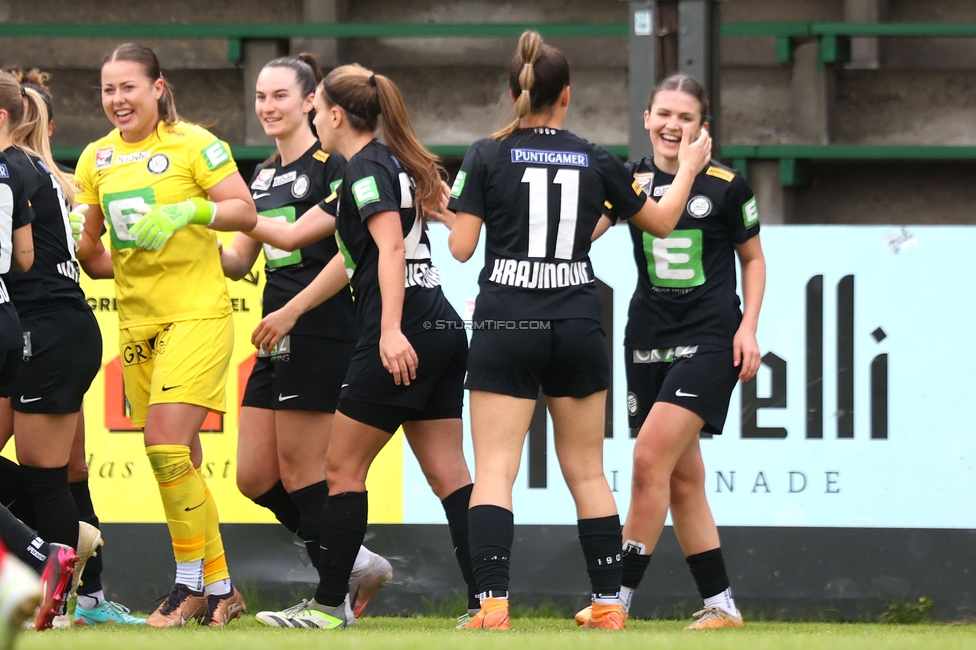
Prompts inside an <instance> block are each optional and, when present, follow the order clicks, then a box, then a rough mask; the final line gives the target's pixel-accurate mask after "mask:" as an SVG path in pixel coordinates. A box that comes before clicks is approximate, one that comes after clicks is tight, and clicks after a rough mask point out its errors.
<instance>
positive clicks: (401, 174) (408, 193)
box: [338, 140, 457, 343]
mask: <svg viewBox="0 0 976 650" xmlns="http://www.w3.org/2000/svg"><path fill="white" fill-rule="evenodd" d="M386 211H392V212H397V213H398V214H399V215H400V225H401V226H402V228H403V244H404V247H405V253H406V272H405V277H404V281H403V286H404V296H403V315H402V316H401V321H400V330H401V331H402V332H403V333H404V334H417V333H420V332H425V331H427V330H429V329H430V328H431V326H432V325H433V324H434V322H435V321H437V320H440V319H450V320H456V319H457V314H456V313H455V312H454V309H453V308H452V307H451V306H450V303H448V302H447V299H446V298H445V297H444V294H443V292H442V291H441V278H440V275H439V274H438V272H437V269H436V268H435V267H434V265H433V263H432V262H431V259H430V240H429V239H428V238H427V232H426V229H425V227H424V222H423V220H422V219H421V216H420V213H419V212H418V210H417V208H416V207H415V206H414V181H413V179H412V178H411V177H410V175H409V173H408V172H407V170H406V169H405V168H404V167H403V165H401V164H400V162H399V161H398V160H397V159H396V158H395V157H394V156H393V154H391V153H390V150H389V149H387V148H386V146H385V145H383V144H380V143H379V142H377V141H376V140H373V141H372V142H370V143H369V144H368V145H366V146H365V147H363V149H362V150H361V151H360V152H359V153H357V154H356V155H355V156H353V157H352V160H350V161H349V163H348V164H347V165H346V174H345V177H344V178H343V181H342V186H341V188H340V191H339V219H338V225H339V228H338V230H339V232H338V235H339V240H340V246H341V247H342V249H343V255H344V257H345V260H346V268H347V269H349V270H351V271H352V280H351V282H352V290H353V297H354V298H355V301H356V313H357V315H358V316H359V326H360V328H361V330H362V339H361V341H362V342H363V343H375V342H377V341H379V338H380V320H381V317H382V298H381V296H380V288H379V276H378V267H377V263H378V260H379V248H377V246H376V242H375V241H373V237H372V235H371V234H370V232H369V228H367V227H366V219H368V218H369V217H371V216H372V215H374V214H376V213H378V212H386ZM424 323H427V326H426V327H425V326H424Z"/></svg>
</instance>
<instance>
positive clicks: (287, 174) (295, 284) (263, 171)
mask: <svg viewBox="0 0 976 650" xmlns="http://www.w3.org/2000/svg"><path fill="white" fill-rule="evenodd" d="M345 166H346V161H345V159H343V157H342V156H341V155H338V154H329V153H326V152H324V151H322V148H321V147H320V146H319V143H318V142H316V143H315V145H314V146H312V147H310V148H309V150H308V151H306V152H305V153H304V154H302V156H301V157H300V158H299V159H298V160H295V161H294V162H292V163H290V164H288V165H282V164H281V159H280V158H277V157H275V159H274V160H272V161H269V162H266V163H264V164H262V165H260V166H258V168H257V169H255V170H254V176H253V178H252V179H251V198H252V199H254V205H255V206H257V209H258V214H259V215H261V217H263V218H267V219H277V220H281V221H285V222H288V223H294V222H295V220H296V219H299V218H301V216H302V215H303V214H305V212H306V211H308V210H309V208H312V207H313V206H315V205H321V207H322V208H323V209H324V210H325V211H326V212H328V213H329V214H332V215H335V207H336V203H337V201H336V198H337V196H338V195H337V194H336V191H337V190H338V188H339V185H340V184H341V183H342V174H343V171H344V170H345ZM263 248H264V258H265V271H266V273H267V283H266V284H265V286H264V300H263V307H262V315H264V316H267V315H268V314H269V313H271V312H273V311H277V310H278V309H281V308H282V307H284V306H285V304H286V303H287V302H288V301H289V300H291V299H292V298H294V297H295V296H296V295H297V294H298V293H299V292H300V291H302V289H304V288H305V287H307V286H308V285H309V284H310V283H311V282H312V280H314V279H315V277H316V276H317V275H318V274H319V272H320V271H321V270H322V269H323V268H325V265H326V264H328V263H329V262H330V261H331V260H332V258H333V257H335V256H336V254H338V252H339V248H338V246H336V242H335V238H334V237H326V238H325V239H322V240H319V241H317V242H315V243H312V244H309V245H308V246H306V247H304V248H301V249H299V250H296V251H290V252H289V251H284V250H281V249H279V248H275V247H274V246H271V245H270V244H264V246H263ZM291 333H292V334H298V335H304V336H319V337H323V338H329V339H333V340H335V341H355V340H356V339H357V338H358V335H359V333H358V327H357V326H356V316H355V312H354V311H353V304H352V295H351V294H350V292H349V289H348V287H343V288H342V290H341V291H340V292H339V293H337V294H336V295H335V296H333V297H332V298H329V299H328V300H326V301H325V302H323V303H322V304H321V305H319V306H318V307H315V308H314V309H311V310H309V311H308V312H307V313H305V314H303V315H302V316H301V318H299V319H298V322H296V323H295V327H293V328H292V330H291Z"/></svg>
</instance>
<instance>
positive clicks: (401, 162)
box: [266, 65, 474, 629]
mask: <svg viewBox="0 0 976 650" xmlns="http://www.w3.org/2000/svg"><path fill="white" fill-rule="evenodd" d="M314 107H315V110H316V116H315V128H316V130H317V132H318V136H319V139H320V140H321V142H322V147H323V148H324V149H327V150H335V151H339V152H341V154H342V155H343V156H345V157H346V159H347V160H348V163H347V165H346V171H345V174H344V178H343V181H342V185H341V186H340V190H339V207H338V217H337V222H338V233H337V235H338V240H339V245H340V248H341V250H342V256H343V260H344V262H345V265H346V267H347V269H348V271H349V272H351V274H352V275H351V278H350V280H351V283H352V288H353V296H354V298H355V303H356V313H357V317H358V320H359V326H360V338H359V341H358V343H357V344H356V351H355V353H354V354H353V357H352V361H351V363H350V365H349V370H348V371H347V373H346V377H345V379H344V381H343V386H342V390H341V392H340V394H339V403H338V407H337V409H336V415H335V421H334V424H333V428H332V439H331V441H330V442H329V450H328V452H327V454H326V478H327V479H328V485H329V497H328V499H327V500H326V505H325V517H324V519H323V522H322V550H321V554H320V556H319V573H320V576H321V580H320V582H319V586H318V588H317V589H316V591H315V598H314V599H313V600H312V601H310V602H308V601H303V603H302V605H301V606H299V607H296V608H292V609H291V610H285V611H283V612H268V613H267V614H266V619H270V620H274V621H275V624H277V625H280V626H282V627H286V626H287V627H317V628H323V629H332V628H338V627H346V626H349V625H353V624H355V618H354V617H353V612H352V610H351V608H350V601H349V595H348V593H347V582H348V580H349V577H350V573H351V571H352V568H353V563H354V560H355V558H356V555H357V552H358V549H359V547H360V545H361V544H362V541H363V537H364V535H365V533H366V522H367V496H366V474H367V472H368V470H369V466H370V464H371V463H372V462H373V459H374V458H375V457H376V455H377V454H378V453H379V452H380V450H381V449H382V448H383V446H384V445H386V443H387V442H388V441H389V440H390V436H391V435H392V434H393V433H394V432H396V430H397V429H398V428H399V427H400V426H401V425H402V426H403V431H404V435H405V436H406V437H407V441H408V442H409V443H410V446H411V448H412V449H413V452H414V454H415V455H416V457H417V460H418V461H419V462H420V466H421V469H422V470H423V471H424V474H425V476H426V477H427V481H428V483H429V484H430V486H431V489H432V490H433V491H434V493H435V494H436V495H437V496H438V498H440V499H441V502H442V504H443V506H444V510H445V513H446V514H447V518H448V523H449V525H450V529H451V539H452V541H453V542H454V547H455V549H456V551H455V552H456V554H457V559H458V564H459V565H460V568H461V573H462V575H463V576H464V578H465V581H466V582H467V583H468V587H469V598H473V596H474V591H473V581H472V580H471V577H470V565H469V561H468V554H467V548H468V546H467V519H466V512H467V507H468V497H469V496H470V493H471V476H470V474H469V472H468V467H467V464H466V463H465V460H464V454H463V452H462V447H461V439H462V429H461V408H462V405H463V397H464V389H463V381H464V369H465V362H466V359H467V351H468V349H467V338H466V337H465V335H464V331H463V329H462V325H461V321H460V319H459V318H458V315H457V313H456V312H455V311H454V309H453V308H452V307H451V305H450V304H449V303H448V302H447V299H446V298H445V297H444V294H443V292H442V291H441V288H440V277H439V276H438V273H437V269H436V268H434V266H433V265H432V264H431V259H430V242H429V241H428V238H427V233H426V232H425V221H424V216H423V213H424V210H425V209H431V208H433V209H437V208H438V206H439V203H440V200H441V198H442V194H441V184H442V181H441V174H442V173H443V170H442V169H441V168H440V166H439V165H438V163H437V160H436V158H434V157H433V156H431V155H430V154H429V153H428V152H427V151H426V150H425V149H424V148H423V147H422V146H421V145H420V143H419V142H418V141H417V138H416V135H415V134H414V132H413V128H412V126H411V125H410V118H409V116H408V115H407V111H406V107H405V106H404V104H403V98H402V96H401V95H400V91H399V89H398V88H397V87H396V85H395V84H394V83H393V82H392V81H391V80H390V79H388V78H387V77H384V76H382V75H374V74H372V73H371V72H370V71H369V70H366V69H365V68H362V67H360V66H358V65H346V66H341V67H339V68H336V69H334V70H333V71H332V72H330V73H329V75H328V76H326V78H325V80H324V81H323V82H322V84H321V85H320V86H319V88H318V90H317V92H316V95H315V101H314ZM381 117H382V125H383V132H384V136H385V140H386V145H383V144H380V143H379V142H378V141H377V140H376V130H377V126H378V124H379V120H380V118H381Z"/></svg>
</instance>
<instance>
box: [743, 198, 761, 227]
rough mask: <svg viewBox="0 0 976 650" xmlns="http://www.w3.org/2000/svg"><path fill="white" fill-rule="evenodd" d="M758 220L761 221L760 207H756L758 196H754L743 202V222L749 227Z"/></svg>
mask: <svg viewBox="0 0 976 650" xmlns="http://www.w3.org/2000/svg"><path fill="white" fill-rule="evenodd" d="M757 221H759V208H758V207H756V197H752V198H751V199H749V200H748V201H746V202H745V203H743V204H742V223H743V224H745V227H746V228H749V227H751V226H754V225H755V224H756V222H757Z"/></svg>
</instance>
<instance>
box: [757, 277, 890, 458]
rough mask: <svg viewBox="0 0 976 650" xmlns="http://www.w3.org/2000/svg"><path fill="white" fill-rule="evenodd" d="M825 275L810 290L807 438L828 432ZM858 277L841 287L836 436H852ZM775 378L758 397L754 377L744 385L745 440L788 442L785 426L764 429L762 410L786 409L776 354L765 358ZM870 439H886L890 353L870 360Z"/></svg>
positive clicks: (782, 368)
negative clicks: (824, 387)
mask: <svg viewBox="0 0 976 650" xmlns="http://www.w3.org/2000/svg"><path fill="white" fill-rule="evenodd" d="M823 314H824V306H823V276H822V275H815V276H813V277H812V278H810V281H809V282H807V286H806V316H807V318H806V373H805V376H806V413H807V417H806V437H807V438H808V439H817V440H819V439H822V438H823V429H824V421H823V418H824V412H823V408H824V395H823V390H824V389H823V370H824V367H823V356H824V355H823V349H824V322H823V317H824V316H823ZM854 325H855V324H854V276H853V275H846V276H844V277H843V278H841V280H840V282H838V283H837V410H836V418H837V437H838V438H841V439H851V438H853V437H854V335H855V333H854ZM871 336H872V337H873V338H874V340H875V341H876V342H877V343H880V342H881V341H883V340H884V339H885V338H886V337H887V335H886V334H885V332H884V330H882V329H881V328H880V327H879V328H877V329H876V330H874V331H873V332H872V333H871ZM762 365H764V366H766V367H767V368H768V369H769V371H770V376H771V392H770V395H769V396H767V397H758V395H757V388H756V381H757V378H756V377H754V378H753V379H751V380H750V381H748V382H746V383H745V384H743V386H742V437H743V438H780V439H782V438H786V436H787V433H788V432H787V430H786V429H785V428H782V427H760V426H759V424H758V412H759V410H760V409H783V408H786V406H787V404H786V394H787V385H786V382H787V372H786V368H787V362H786V360H784V359H781V358H780V357H778V356H777V355H776V354H774V353H772V352H767V353H766V354H765V355H764V356H763V358H762ZM870 397H871V438H872V439H875V440H884V439H887V437H888V355H887V354H879V355H877V356H876V357H875V358H874V359H873V360H872V361H871V396H870Z"/></svg>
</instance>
